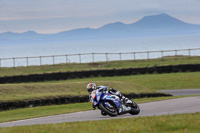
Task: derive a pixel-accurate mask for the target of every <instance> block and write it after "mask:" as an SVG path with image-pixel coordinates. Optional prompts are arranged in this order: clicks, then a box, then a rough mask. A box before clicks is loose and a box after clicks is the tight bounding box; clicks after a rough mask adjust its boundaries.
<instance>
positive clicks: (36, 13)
mask: <svg viewBox="0 0 200 133" xmlns="http://www.w3.org/2000/svg"><path fill="white" fill-rule="evenodd" d="M199 5H200V0H173V1H172V0H168V1H166V0H151V1H150V0H140V1H139V0H125V1H124V0H97V1H94V0H42V1H41V0H33V1H32V0H20V1H19V0H1V1H0V24H1V25H0V32H4V31H7V30H10V31H19V30H20V31H26V30H30V29H31V30H37V31H38V32H41V31H42V32H44V31H45V30H46V31H48V32H49V31H60V30H62V29H63V30H69V29H73V28H79V27H92V28H96V27H99V26H102V25H104V24H106V23H110V22H116V21H121V22H124V23H131V22H135V21H137V20H138V19H141V18H142V17H143V16H147V15H152V14H158V13H167V14H169V15H172V16H174V17H176V18H179V19H181V20H183V21H186V22H189V23H197V24H198V23H199V24H200V16H199V14H200V7H199ZM24 24H25V25H24ZM5 25H6V26H5Z"/></svg>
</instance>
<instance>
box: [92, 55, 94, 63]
mask: <svg viewBox="0 0 200 133" xmlns="http://www.w3.org/2000/svg"><path fill="white" fill-rule="evenodd" d="M92 62H93V63H94V53H92Z"/></svg>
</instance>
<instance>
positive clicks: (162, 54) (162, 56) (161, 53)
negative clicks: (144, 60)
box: [161, 51, 163, 61]
mask: <svg viewBox="0 0 200 133" xmlns="http://www.w3.org/2000/svg"><path fill="white" fill-rule="evenodd" d="M161 58H162V61H163V51H161Z"/></svg>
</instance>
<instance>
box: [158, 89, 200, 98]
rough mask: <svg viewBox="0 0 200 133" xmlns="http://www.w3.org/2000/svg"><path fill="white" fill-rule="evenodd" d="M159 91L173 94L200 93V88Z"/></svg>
mask: <svg viewBox="0 0 200 133" xmlns="http://www.w3.org/2000/svg"><path fill="white" fill-rule="evenodd" d="M158 92H161V93H167V94H172V95H173V96H186V95H200V89H177V90H158Z"/></svg>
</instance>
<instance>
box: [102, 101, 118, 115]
mask: <svg viewBox="0 0 200 133" xmlns="http://www.w3.org/2000/svg"><path fill="white" fill-rule="evenodd" d="M110 104H111V103H110ZM111 105H112V104H111ZM99 108H100V109H101V111H103V112H104V113H106V114H108V115H109V116H112V117H113V116H117V114H118V112H117V109H116V107H115V106H113V105H112V107H110V108H109V107H108V106H106V105H105V104H104V103H100V104H99Z"/></svg>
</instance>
